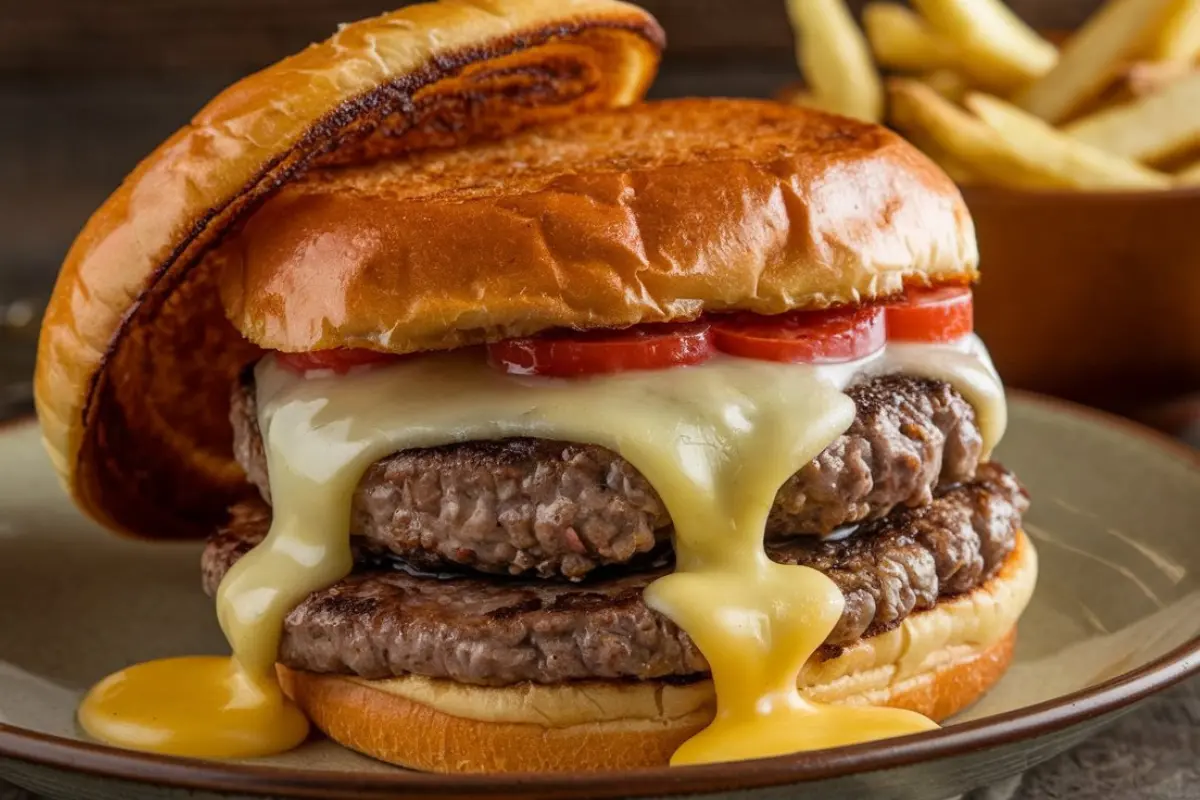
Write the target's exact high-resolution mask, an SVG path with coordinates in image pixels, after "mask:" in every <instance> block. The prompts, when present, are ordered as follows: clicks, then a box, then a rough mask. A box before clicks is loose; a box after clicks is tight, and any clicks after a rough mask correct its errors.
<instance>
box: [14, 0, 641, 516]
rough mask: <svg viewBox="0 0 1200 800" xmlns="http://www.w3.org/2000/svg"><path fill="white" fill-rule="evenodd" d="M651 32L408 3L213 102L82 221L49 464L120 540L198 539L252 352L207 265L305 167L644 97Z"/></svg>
mask: <svg viewBox="0 0 1200 800" xmlns="http://www.w3.org/2000/svg"><path fill="white" fill-rule="evenodd" d="M662 45H663V33H662V30H661V28H660V27H659V26H658V24H657V23H656V22H655V21H654V19H653V18H652V17H651V16H649V15H648V14H646V13H645V12H644V11H642V10H641V9H638V8H636V7H634V6H630V5H627V4H625V3H621V2H617V1H616V0H480V1H479V2H469V3H468V2H445V3H429V4H423V5H416V6H409V7H407V8H404V9H402V10H400V11H397V12H394V13H391V14H386V15H384V16H381V17H377V18H374V19H369V20H364V21H362V22H357V23H354V24H351V25H347V26H343V27H342V28H341V29H340V30H339V31H338V33H337V34H336V35H335V36H333V37H332V38H331V39H329V40H328V41H326V42H323V43H321V44H317V45H313V46H311V47H309V48H308V49H306V50H304V51H303V52H301V53H299V54H297V55H295V56H292V57H291V58H288V59H286V60H284V61H282V62H280V63H278V64H275V65H274V66H271V67H268V68H267V69H265V70H263V71H262V72H259V73H257V74H255V75H252V76H250V77H248V78H246V79H244V80H242V81H240V82H238V83H236V84H234V85H233V86H231V87H230V88H229V89H227V90H226V91H224V92H222V93H221V94H220V95H219V96H218V97H216V98H215V99H214V100H213V101H212V102H211V103H209V104H208V105H207V106H206V107H205V108H204V109H203V110H201V111H200V112H199V113H198V114H197V115H196V117H195V118H194V119H193V120H192V122H191V123H189V124H188V125H187V126H185V127H184V128H182V129H181V130H179V131H178V132H176V133H175V134H174V135H173V136H171V137H170V138H169V139H168V140H167V141H166V142H164V143H163V144H162V145H161V146H160V147H159V148H158V149H157V150H155V151H154V152H153V153H151V154H150V155H149V156H148V157H147V158H146V159H145V160H143V161H142V163H140V164H139V165H138V166H137V168H136V169H134V171H133V172H132V173H131V174H130V175H129V177H128V178H126V180H125V182H124V183H123V184H122V185H121V187H120V188H118V189H117V191H116V192H114V193H113V195H112V196H111V197H110V198H109V199H108V200H107V201H106V202H105V204H104V205H103V206H101V208H100V209H99V210H98V211H96V213H95V214H94V215H93V216H92V218H91V219H90V220H89V221H88V223H87V225H86V226H85V228H84V229H83V231H82V232H81V233H80V234H79V237H78V238H77V239H76V241H75V243H74V245H73V246H72V248H71V250H70V252H69V253H68V254H67V258H66V260H65V262H64V264H63V267H62V271H61V273H60V275H59V279H58V283H57V285H56V286H55V289H54V294H53V296H52V298H51V300H50V304H49V307H48V309H47V312H46V317H45V322H44V325H43V327H42V332H41V339H40V342H39V347H38V365H37V372H36V377H35V385H34V388H35V397H36V402H37V409H38V416H39V418H40V420H41V424H42V432H43V437H44V440H45V443H46V449H47V451H48V452H49V454H50V457H51V459H52V460H53V462H54V465H55V467H56V469H57V471H58V473H59V475H60V476H61V478H62V480H63V482H64V483H65V484H66V486H67V488H68V490H69V491H70V493H71V494H72V496H73V498H74V499H75V501H76V502H77V503H78V505H79V506H80V507H81V508H82V509H83V510H84V511H85V512H86V513H88V514H89V515H90V516H92V517H93V518H95V519H96V520H98V521H99V522H101V523H102V524H104V525H106V526H108V527H110V528H113V529H115V530H120V531H124V532H127V533H132V534H136V535H141V536H150V537H163V538H179V537H191V536H201V535H204V534H206V533H207V532H208V531H210V530H211V528H212V526H213V525H214V524H215V523H216V522H218V521H219V519H220V518H221V516H222V515H223V514H224V510H225V508H227V507H228V506H229V504H230V503H232V502H236V501H237V500H238V499H239V498H240V497H242V496H244V495H245V493H246V484H245V480H244V476H243V475H242V473H241V470H240V469H238V467H237V465H236V464H235V462H234V461H233V458H232V454H231V451H230V448H231V444H230V437H231V430H230V426H229V422H228V419H227V415H228V389H229V385H230V381H231V380H232V379H233V376H234V375H235V373H236V372H237V370H238V369H239V368H240V367H241V366H242V365H243V364H244V363H246V362H247V361H248V360H250V359H252V358H253V357H255V355H256V354H257V352H258V350H257V348H255V347H254V346H253V345H251V344H249V343H247V342H246V341H245V340H244V339H243V338H242V337H241V336H240V335H239V334H238V333H237V331H236V330H235V329H234V328H233V327H232V326H231V325H229V323H228V321H227V320H226V319H225V314H224V311H223V309H222V307H221V303H220V298H219V293H218V289H217V286H216V275H215V273H214V270H213V268H212V265H211V264H209V263H208V262H207V261H206V260H205V255H206V254H207V253H208V252H209V251H211V249H212V247H213V245H214V244H215V243H216V242H217V241H219V240H220V239H221V238H223V237H224V236H225V235H226V234H227V233H228V232H229V231H230V229H231V228H233V227H235V226H236V225H237V224H238V223H239V222H240V220H242V219H243V218H244V217H245V216H246V215H247V214H248V213H249V212H250V211H252V210H253V209H254V208H255V207H257V206H258V205H259V204H260V203H261V202H262V201H263V199H264V198H266V197H267V196H268V195H269V194H271V193H272V192H274V191H276V190H277V189H278V188H279V187H280V186H281V185H283V184H286V183H287V182H288V181H290V180H293V179H295V177H296V176H297V175H299V174H301V173H302V172H303V171H304V170H306V169H308V168H310V167H313V166H319V165H325V164H347V163H357V162H360V161H366V160H370V159H372V158H376V157H380V156H398V155H405V154H410V153H414V152H419V151H421V150H425V149H429V148H434V147H452V146H458V145H461V144H464V143H466V142H468V141H473V140H478V139H481V138H494V137H499V136H505V135H508V134H511V133H512V132H513V131H515V130H517V129H520V128H522V127H525V126H527V125H531V124H535V123H544V122H548V121H552V120H555V119H559V118H562V117H565V116H570V115H574V114H578V113H581V112H587V111H593V110H597V109H603V108H608V107H612V106H620V105H626V104H628V103H631V102H634V101H636V100H638V99H639V98H640V97H641V96H642V94H643V93H644V91H645V89H646V87H647V86H648V85H649V83H650V82H651V80H652V79H653V76H654V74H655V71H656V68H657V64H658V59H659V54H660V51H661V48H662Z"/></svg>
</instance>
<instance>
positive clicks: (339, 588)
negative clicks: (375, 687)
mask: <svg viewBox="0 0 1200 800" xmlns="http://www.w3.org/2000/svg"><path fill="white" fill-rule="evenodd" d="M1027 506H1028V501H1027V497H1026V494H1025V492H1024V490H1023V489H1022V488H1021V486H1020V485H1019V484H1018V483H1017V481H1016V479H1015V478H1014V477H1013V476H1012V475H1011V474H1010V473H1008V472H1006V471H1005V470H1004V469H1003V468H1001V467H999V466H997V465H994V464H985V465H983V466H981V467H980V469H979V475H978V477H977V478H976V480H974V481H973V482H971V483H969V484H965V485H963V486H959V487H956V488H953V489H950V490H948V491H946V492H944V493H942V494H941V495H940V496H939V497H937V498H935V499H934V500H933V501H932V502H931V503H929V504H928V505H925V506H922V507H920V508H913V509H902V510H898V511H895V512H893V513H892V514H890V515H888V516H887V517H885V518H883V519H879V520H876V521H873V522H869V523H864V524H863V525H861V526H860V527H859V529H858V530H857V531H855V532H854V533H853V534H852V535H851V536H850V537H848V538H845V539H842V540H839V541H821V540H819V539H817V538H816V537H797V538H792V539H788V540H785V541H780V542H777V543H775V544H773V545H771V546H770V547H769V548H768V550H769V552H770V556H771V558H772V559H773V560H775V561H778V562H781V563H786V564H803V565H806V566H810V567H813V568H815V569H818V570H820V571H821V572H823V573H824V574H825V575H827V576H828V577H829V578H831V579H832V580H833V582H834V583H835V584H837V586H838V588H839V589H841V591H842V593H843V594H844V596H845V598H846V604H845V610H844V611H843V613H842V618H841V620H840V621H839V622H838V624H837V626H836V627H835V629H834V630H833V632H832V633H831V634H830V636H829V637H828V639H827V640H826V645H827V646H831V647H840V646H845V645H848V644H851V643H852V642H854V641H856V640H858V639H859V638H860V637H863V636H871V635H873V634H876V633H879V632H882V631H885V630H887V629H889V628H892V627H894V626H896V625H898V624H899V623H900V621H901V620H903V619H904V618H905V617H906V616H908V615H909V614H911V613H913V612H914V611H920V610H923V609H928V608H932V607H933V606H934V605H935V604H936V603H937V601H938V598H939V597H946V596H948V595H955V594H959V593H962V592H967V591H969V590H971V589H973V588H975V587H976V586H978V585H980V584H981V583H982V582H983V581H984V580H986V579H987V578H988V577H989V576H990V575H991V574H992V573H993V572H994V571H995V570H996V569H997V568H998V567H999V566H1000V564H1002V563H1003V561H1004V559H1005V558H1006V557H1007V556H1008V554H1009V553H1010V552H1012V549H1013V547H1014V543H1015V540H1016V531H1017V529H1018V527H1019V525H1020V519H1021V514H1022V513H1024V511H1025V509H1026V508H1027ZM269 519H270V511H269V509H267V508H266V507H265V506H262V505H259V504H256V505H255V506H251V507H243V508H242V509H241V510H240V513H238V514H237V515H235V519H234V521H233V523H232V524H231V525H230V527H229V528H228V529H226V530H224V531H222V532H221V533H219V534H217V535H216V536H214V537H213V538H212V539H211V540H210V542H209V545H208V548H207V549H206V550H205V554H204V584H205V589H206V591H208V592H209V594H213V593H214V592H215V591H216V587H217V585H218V584H219V583H220V580H221V578H222V576H224V574H225V572H226V571H227V570H228V569H229V567H230V566H231V565H232V564H233V563H235V562H236V561H237V560H238V559H239V558H240V557H241V556H242V555H244V554H245V553H246V552H247V551H248V550H249V549H250V548H251V547H252V546H253V545H254V544H256V543H257V542H259V541H260V540H261V539H262V537H263V536H264V535H265V533H266V530H267V527H268V525H269ZM357 557H358V558H359V559H360V560H362V559H365V560H366V561H368V562H371V563H372V565H371V566H366V567H363V566H360V567H359V568H357V569H356V571H355V572H354V574H352V575H351V576H350V577H348V578H346V579H345V580H343V581H341V582H339V583H337V584H335V585H333V586H331V587H329V588H328V589H325V590H323V591H319V592H316V593H314V594H312V595H310V596H309V597H308V599H307V600H305V601H304V602H303V603H301V604H300V605H299V606H298V607H297V608H295V609H294V610H293V611H292V612H291V613H290V614H288V616H287V620H286V622H285V624H284V632H283V639H282V642H281V645H280V660H281V661H282V662H283V663H284V664H286V665H287V666H289V667H292V668H295V669H301V670H308V671H311V672H322V673H342V674H354V675H360V676H362V677H365V678H386V677H390V676H394V675H404V674H409V673H413V674H417V675H427V676H430V677H437V678H450V679H453V680H456V681H460V682H463V683H474V684H485V685H505V684H512V683H518V682H522V681H534V682H539V683H558V682H562V681H568V680H582V679H590V678H599V679H622V678H636V679H653V678H666V677H694V676H700V675H703V674H705V673H706V672H707V669H708V666H707V664H706V663H705V660H704V657H703V656H702V655H701V654H700V652H699V650H698V649H697V648H696V646H695V645H694V644H693V643H692V641H691V639H690V638H689V637H688V636H687V634H685V633H684V632H683V631H681V630H680V629H679V628H678V627H676V626H675V624H674V623H672V622H671V621H670V620H668V619H667V618H665V617H663V616H661V615H659V614H658V613H656V612H654V611H652V610H651V609H650V608H648V607H647V606H646V604H645V603H644V602H643V599H642V590H643V589H645V588H646V586H647V585H649V583H650V582H651V581H653V580H654V579H655V578H657V577H659V576H660V575H663V574H666V572H668V571H669V569H670V567H669V566H667V567H660V568H657V569H653V570H650V571H646V572H642V573H633V574H629V570H628V568H626V569H625V570H622V571H623V572H625V573H626V574H624V575H622V576H620V577H614V578H611V579H600V578H597V579H593V580H590V581H587V582H585V583H574V584H572V583H552V582H544V581H527V580H516V579H506V580H502V579H497V578H485V577H481V576H457V577H452V578H445V579H438V578H433V577H423V576H416V575H413V574H411V573H410V572H408V571H404V570H400V569H380V568H379V565H378V560H377V558H375V556H374V554H372V553H369V552H368V551H367V550H365V549H363V544H361V543H360V545H359V547H358V552H357Z"/></svg>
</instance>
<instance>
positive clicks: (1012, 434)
mask: <svg viewBox="0 0 1200 800" xmlns="http://www.w3.org/2000/svg"><path fill="white" fill-rule="evenodd" d="M1011 414H1012V420H1011V423H1010V425H1011V427H1010V429H1009V433H1008V435H1007V437H1006V439H1005V441H1004V445H1003V447H1002V448H1001V451H1000V453H999V457H1000V458H1001V460H1003V461H1004V462H1005V463H1007V464H1008V466H1009V467H1011V468H1013V469H1014V470H1015V471H1016V473H1017V474H1018V475H1019V476H1020V477H1021V478H1022V479H1023V480H1024V481H1025V482H1026V483H1027V484H1028V486H1029V488H1030V490H1031V492H1032V494H1033V498H1034V506H1033V509H1032V510H1031V512H1030V514H1029V516H1028V525H1027V530H1028V532H1029V534H1030V536H1031V537H1032V539H1033V541H1034V542H1035V544H1036V545H1037V548H1038V550H1039V552H1040V556H1041V579H1040V582H1039V585H1038V588H1037V592H1036V594H1035V595H1034V598H1033V602H1032V604H1031V606H1030V607H1029V610H1028V611H1027V612H1026V614H1025V616H1024V617H1023V619H1022V621H1021V625H1020V634H1019V644H1018V648H1017V654H1016V659H1015V662H1014V664H1013V667H1012V669H1011V670H1010V671H1009V673H1008V675H1007V676H1005V678H1004V679H1003V680H1002V681H1001V682H1000V684H999V685H997V686H996V688H995V689H994V690H993V691H992V692H991V693H990V694H989V695H988V696H987V697H986V698H985V699H984V700H982V701H981V702H980V703H978V704H977V705H976V706H975V707H973V708H971V709H970V710H969V711H967V712H966V713H964V714H961V715H960V716H959V717H958V718H957V719H955V720H953V721H952V723H951V724H949V725H948V726H947V727H946V728H944V729H943V730H941V731H937V732H934V733H931V734H924V735H921V736H914V737H906V738H904V739H894V740H891V741H889V742H882V743H873V744H867V745H860V746H856V747H849V748H841V749H838V750H829V751H824V752H820V753H813V754H807V755H800V756H792V757H785V758H777V759H770V760H765V761H758V762H746V763H742V764H727V765H717V766H711V767H694V768H687V769H677V770H670V769H656V770H645V771H637V772H623V773H613V774H603V775H592V776H589V775H567V776H529V777H489V776H473V777H445V776H436V775H423V774H418V773H413V772H407V771H404V770H399V769H395V768H391V767H387V766H385V765H382V764H379V763H376V762H374V761H371V760H370V759H367V758H364V757H361V756H357V755H354V754H352V753H350V752H347V751H345V750H342V749H341V748H339V747H337V746H335V745H332V744H330V743H328V742H315V743H312V744H309V745H307V746H305V747H304V748H302V749H300V750H297V751H295V752H292V753H289V754H287V755H286V756H283V757H279V758H274V759H267V760H263V761H257V762H254V763H228V762H202V761H191V760H186V759H176V758H164V757H158V756H149V755H141V754H135V753H128V752H124V751H119V750H113V749H110V748H106V747H102V746H98V745H95V744H91V743H88V742H86V741H84V740H83V739H82V738H81V735H80V732H79V731H78V729H77V728H76V727H75V723H74V709H75V705H76V702H77V701H78V700H79V697H80V694H81V692H82V691H83V690H84V689H85V688H86V687H87V686H88V685H89V684H91V683H92V682H93V681H95V680H97V679H98V678H100V677H102V676H104V675H105V674H107V673H109V672H111V671H113V670H116V669H119V668H121V667H123V666H126V665H127V664H129V663H131V662H134V661H140V660H144V659H149V658H154V657H157V656H166V655H178V654H184V653H209V652H211V653H217V652H221V651H222V650H223V641H222V639H221V635H220V633H219V631H218V629H217V625H216V622H215V619H214V615H213V611H212V608H211V604H210V602H209V601H208V600H207V599H206V598H205V596H204V594H203V593H202V592H201V591H200V586H199V583H200V580H199V570H198V562H199V554H200V547H199V545H166V544H144V543H137V542H128V541H121V540H118V539H115V538H113V537H111V536H108V535H105V534H103V533H101V532H100V531H99V530H97V529H96V528H95V526H93V525H91V524H90V523H88V522H86V521H85V520H83V519H82V518H81V517H80V516H79V515H78V514H77V513H76V512H75V511H74V509H73V508H72V507H71V505H70V504H69V503H68V502H67V501H66V500H65V499H64V498H63V496H62V494H61V493H60V490H59V487H58V485H57V484H56V482H55V480H54V479H53V477H52V476H51V473H50V469H49V467H48V466H47V464H46V462H45V460H44V458H43V456H42V452H41V448H40V445H39V442H38V432H37V428H36V426H35V425H33V424H31V423H23V424H17V425H14V426H11V427H9V428H7V429H5V430H3V431H0V609H2V611H0V777H3V778H5V779H8V780H10V781H12V782H14V783H17V784H20V785H23V786H26V787H27V788H30V789H33V790H35V791H38V792H41V793H43V794H45V795H48V796H51V797H59V798H72V799H73V800H74V799H77V798H122V799H123V800H124V799H125V798H166V797H170V798H176V797H189V798H196V797H202V798H206V797H216V796H221V797H227V796H230V795H232V796H239V797H241V796H244V797H261V796H264V795H267V796H279V797H285V796H286V797H321V798H325V797H347V798H356V800H365V799H366V798H383V797H395V796H397V795H399V794H406V795H409V794H428V795H437V796H438V797H468V796H473V795H480V794H484V793H486V794H487V795H488V796H491V797H505V796H507V797H514V798H516V797H522V798H530V797H550V796H559V797H562V796H565V797H666V796H680V795H686V796H695V797H730V798H732V797H738V798H741V797H746V798H749V797H754V798H763V800H766V799H767V798H784V797H788V798H795V797H798V796H801V795H804V796H808V795H810V794H811V796H814V797H816V796H820V797H822V798H836V797H847V798H849V797H861V796H864V795H866V794H873V793H878V794H880V795H882V796H887V797H914V798H917V797H919V798H937V797H948V796H951V795H954V794H958V793H960V792H963V791H966V790H969V789H972V788H975V787H978V786H982V785H986V784H989V783H992V782H994V781H998V780H1000V779H1002V778H1004V777H1006V776H1008V775H1011V774H1014V773H1016V772H1019V771H1022V770H1024V769H1027V768H1029V767H1030V766H1032V765H1033V764H1035V763H1037V762H1039V761H1043V760H1045V759H1047V758H1050V757H1051V756H1054V755H1056V754H1057V753H1059V752H1061V751H1063V750H1064V749H1066V748H1068V747H1070V746H1071V745H1073V744H1076V743H1077V742H1079V741H1081V740H1082V739H1083V738H1084V737H1086V736H1087V735H1088V734H1090V733H1092V732H1094V731H1095V730H1096V729H1097V728H1099V727H1100V726H1102V725H1104V724H1106V723H1108V722H1110V721H1112V720H1113V719H1115V717H1116V716H1117V715H1119V714H1120V713H1122V712H1123V711H1126V710H1128V709H1129V708H1130V707H1131V706H1132V705H1133V704H1134V703H1136V701H1138V700H1139V699H1141V698H1143V697H1145V696H1146V695H1148V694H1150V693H1151V692H1154V691H1156V690H1158V689H1161V688H1163V687H1165V686H1167V685H1170V684H1171V683H1174V682H1175V681H1178V680H1180V679H1182V678H1183V677H1185V676H1186V675H1188V674H1191V673H1193V672H1196V671H1200V535H1198V534H1200V459H1198V457H1197V455H1196V454H1195V453H1194V452H1193V451H1190V450H1187V449H1185V448H1183V447H1182V446H1181V445H1175V444H1172V443H1170V442H1168V441H1167V440H1165V439H1160V438H1159V437H1157V436H1156V435H1155V434H1152V433H1150V432H1148V431H1145V430H1143V429H1141V428H1138V427H1136V426H1134V425H1132V424H1130V423H1125V422H1121V421H1119V420H1115V419H1113V418H1109V417H1104V416H1101V415H1099V414H1097V413H1096V412H1091V411H1085V410H1083V409H1080V408H1077V407H1074V406H1067V405H1063V404H1058V403H1050V402H1049V401H1044V400H1036V399H1033V398H1027V397H1018V398H1017V399H1015V400H1014V401H1013V403H1012V406H1011Z"/></svg>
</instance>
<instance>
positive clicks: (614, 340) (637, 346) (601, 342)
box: [488, 322, 712, 378]
mask: <svg viewBox="0 0 1200 800" xmlns="http://www.w3.org/2000/svg"><path fill="white" fill-rule="evenodd" d="M711 356H712V344H711V343H710V341H709V325H708V323H706V322H688V323H678V324H676V323H664V324H647V325H638V326H636V327H633V328H627V329H625V330H619V331H584V332H579V331H552V332H549V333H544V334H540V335H538V336H531V337H528V338H524V339H506V340H505V341H502V342H495V343H494V344H490V345H488V360H489V361H490V362H491V363H492V365H493V366H495V367H496V368H498V369H502V370H504V371H505V372H508V373H511V374H514V375H544V376H547V377H554V378H575V377H580V376H583V375H600V374H604V373H612V372H623V371H625V370H635V369H663V368H665V367H679V366H686V365H688V364H699V363H702V362H704V361H707V360H708V359H709V358H710V357H711Z"/></svg>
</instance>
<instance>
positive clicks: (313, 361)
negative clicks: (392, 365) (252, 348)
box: [275, 348, 401, 375]
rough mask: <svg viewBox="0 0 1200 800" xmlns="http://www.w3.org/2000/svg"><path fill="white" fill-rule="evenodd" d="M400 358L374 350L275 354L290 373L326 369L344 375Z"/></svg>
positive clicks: (340, 349) (341, 349)
mask: <svg viewBox="0 0 1200 800" xmlns="http://www.w3.org/2000/svg"><path fill="white" fill-rule="evenodd" d="M398 358H401V356H398V355H395V354H394V353H377V352H375V351H374V350H350V349H345V348H339V349H336V350H314V351H312V352H311V353H276V354H275V360H276V361H278V362H279V363H280V364H281V365H282V366H284V367H287V368H288V369H290V370H291V371H292V372H308V371H310V370H318V369H328V370H332V371H333V372H335V373H337V374H338V375H345V374H346V373H347V372H349V371H350V370H351V369H353V368H354V367H361V366H363V365H366V364H383V363H386V362H388V361H394V360H396V359H398Z"/></svg>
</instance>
